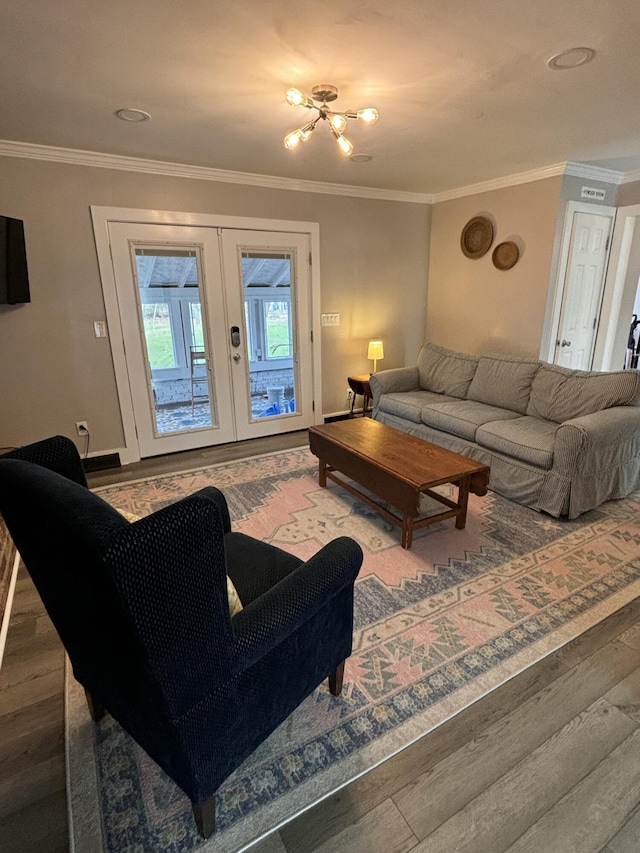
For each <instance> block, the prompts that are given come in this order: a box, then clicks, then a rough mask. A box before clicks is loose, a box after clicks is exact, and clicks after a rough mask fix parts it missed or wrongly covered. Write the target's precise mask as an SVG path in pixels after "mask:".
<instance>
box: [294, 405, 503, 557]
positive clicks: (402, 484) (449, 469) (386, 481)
mask: <svg viewBox="0 0 640 853" xmlns="http://www.w3.org/2000/svg"><path fill="white" fill-rule="evenodd" d="M309 446H310V448H311V452H312V453H313V454H314V455H315V456H317V457H318V459H319V475H318V480H319V483H320V485H321V486H326V485H327V479H329V480H333V481H334V482H335V483H338V485H340V486H341V487H342V488H343V489H346V490H347V491H348V492H350V493H351V494H353V495H356V496H357V497H358V498H360V500H363V501H364V502H365V503H366V504H368V505H369V506H371V507H373V508H374V509H376V510H377V511H378V512H379V513H380V514H381V515H382V516H384V518H386V519H388V520H389V521H391V522H392V523H393V524H397V525H398V526H399V527H401V529H402V547H403V548H410V547H411V540H412V538H413V531H414V530H417V529H419V528H421V527H426V526H427V525H429V524H436V523H437V522H439V521H444V519H446V518H455V520H456V527H457V528H458V529H459V530H462V529H463V528H464V526H465V524H466V521H467V503H468V500H469V492H472V493H473V494H474V495H486V493H487V486H488V484H489V468H488V467H487V466H486V465H481V464H480V463H479V462H475V461H474V460H473V459H469V458H468V457H467V456H461V455H460V454H459V453H452V452H451V451H450V450H445V449H444V448H443V447H438V446H437V445H435V444H431V442H429V441H424V440H423V439H421V438H416V437H415V436H413V435H409V434H408V433H405V432H401V431H400V430H397V429H393V428H392V427H389V426H386V424H381V423H379V422H378V421H374V420H372V419H371V418H359V419H357V420H355V419H354V420H347V421H336V422H335V423H331V424H323V425H321V426H313V427H310V428H309ZM340 474H342V475H344V476H339V475H340ZM345 477H348V478H349V480H352V481H355V483H358V484H359V485H360V486H362V487H364V488H365V489H367V491H369V492H372V493H373V494H374V495H376V496H377V497H378V498H381V499H382V500H383V501H386V502H387V503H389V504H391V505H392V506H393V507H395V508H396V509H397V510H398V511H399V513H401V515H396V513H394V512H392V511H391V510H390V509H388V508H387V507H386V506H383V505H382V504H381V503H378V501H376V500H374V499H373V498H372V497H371V496H370V495H368V494H365V493H364V492H362V491H360V490H359V489H357V488H356V487H355V485H354V484H353V482H348V481H347V480H346V479H345ZM442 483H454V484H455V485H457V486H458V500H457V502H456V501H453V500H451V499H449V498H447V497H445V496H444V495H441V494H438V492H434V491H432V490H433V488H434V487H435V486H439V485H441V484H442ZM420 495H429V497H430V498H434V499H435V500H436V501H438V502H439V503H441V504H444V506H446V507H447V509H445V510H444V511H443V512H439V513H436V514H435V515H429V516H425V517H421V515H420Z"/></svg>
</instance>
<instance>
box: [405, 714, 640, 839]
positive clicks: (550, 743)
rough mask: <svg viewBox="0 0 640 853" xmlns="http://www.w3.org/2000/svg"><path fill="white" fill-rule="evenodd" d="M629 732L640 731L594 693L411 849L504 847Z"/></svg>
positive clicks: (565, 792) (591, 768) (523, 831)
mask: <svg viewBox="0 0 640 853" xmlns="http://www.w3.org/2000/svg"><path fill="white" fill-rule="evenodd" d="M631 733H633V734H636V733H638V734H640V730H638V729H636V728H635V724H634V722H633V721H632V720H630V719H629V718H628V717H626V716H625V715H624V714H622V713H620V712H619V711H617V710H616V709H614V708H612V706H611V705H609V703H608V702H605V701H604V700H603V699H599V700H598V701H597V702H595V703H594V704H593V705H591V706H590V707H589V708H588V709H587V710H586V711H583V712H582V713H580V714H579V715H578V716H576V717H574V718H573V719H572V720H571V721H570V722H569V723H567V725H565V726H563V728H562V729H560V731H558V732H556V733H555V734H554V735H552V736H551V737H550V738H549V739H548V740H547V741H545V742H544V743H543V744H542V745H541V746H539V747H538V748H537V749H536V750H534V751H533V752H532V753H531V754H530V755H529V756H527V758H526V759H525V760H524V761H521V762H520V764H518V765H517V766H516V767H514V768H513V769H512V770H510V771H509V772H508V773H506V774H505V775H504V776H502V777H501V778H500V779H499V780H498V781H497V782H495V783H494V784H493V785H492V786H491V787H490V788H487V789H486V790H485V791H483V792H482V793H481V794H480V795H479V796H477V797H476V798H475V799H474V800H472V801H471V802H470V803H469V804H468V805H467V806H465V808H463V809H461V810H460V811H459V812H457V813H456V814H455V815H453V817H451V818H450V819H449V820H448V821H446V823H444V824H442V825H441V826H440V827H439V828H438V829H437V830H436V831H435V832H433V833H432V834H431V835H429V836H428V837H427V838H426V839H425V840H424V841H421V842H420V844H419V845H418V846H417V847H416V853H451V851H455V853H487V851H489V850H490V851H492V853H493V851H502V850H505V849H506V848H507V847H508V846H509V845H510V844H513V843H514V842H515V841H516V840H517V839H518V838H519V837H520V836H521V835H523V833H525V832H526V831H527V830H528V829H529V827H530V826H532V824H534V823H535V822H536V821H538V820H540V818H541V817H542V816H543V815H544V814H545V812H546V811H548V810H549V809H550V808H552V807H553V806H554V805H555V803H556V802H557V801H558V800H559V799H561V798H562V797H563V796H565V794H567V792H569V791H570V790H571V789H572V788H573V787H574V786H575V785H576V784H578V782H579V781H580V780H581V779H583V778H584V777H585V776H586V775H587V774H588V773H589V772H590V771H591V770H593V768H594V767H596V766H597V765H598V763H599V762H601V761H602V760H603V758H605V757H606V756H608V754H609V753H610V752H611V751H612V750H613V749H615V748H616V747H618V746H619V745H620V744H621V743H622V742H624V741H625V739H626V738H628V737H629V735H630V734H631ZM604 840H605V841H606V840H607V839H604ZM601 846H602V845H601ZM547 850H553V851H554V853H556V850H555V848H554V847H544V846H543V847H538V848H537V853H540V851H547Z"/></svg>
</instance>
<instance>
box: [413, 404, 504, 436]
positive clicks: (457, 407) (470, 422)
mask: <svg viewBox="0 0 640 853" xmlns="http://www.w3.org/2000/svg"><path fill="white" fill-rule="evenodd" d="M517 417H518V415H517V414H516V412H510V411H509V410H508V409H497V408H496V407H495V406H487V405H486V404H485V403H475V402H473V401H472V400H456V401H455V402H452V403H434V404H433V405H430V406H425V407H424V408H423V410H422V423H424V424H426V425H427V426H430V427H434V428H435V429H439V430H442V432H449V433H452V434H453V435H457V436H459V437H460V438H466V439H467V440H468V441H475V438H476V430H477V429H478V427H479V426H480V425H481V424H484V423H487V422H488V421H497V420H499V419H501V418H504V419H505V420H507V419H510V418H517Z"/></svg>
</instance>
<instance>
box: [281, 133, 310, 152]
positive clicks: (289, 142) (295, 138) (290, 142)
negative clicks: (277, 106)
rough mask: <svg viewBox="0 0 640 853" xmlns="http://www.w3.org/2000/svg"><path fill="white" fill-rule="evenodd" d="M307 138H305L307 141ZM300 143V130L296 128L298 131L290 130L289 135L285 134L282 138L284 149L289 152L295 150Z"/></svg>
mask: <svg viewBox="0 0 640 853" xmlns="http://www.w3.org/2000/svg"><path fill="white" fill-rule="evenodd" d="M308 138H309V137H308V136H307V139H308ZM301 142H302V130H301V129H300V128H298V130H292V131H291V133H287V135H286V136H285V138H284V147H285V148H288V149H289V151H293V149H294V148H297V147H298V145H299V144H300V143H301Z"/></svg>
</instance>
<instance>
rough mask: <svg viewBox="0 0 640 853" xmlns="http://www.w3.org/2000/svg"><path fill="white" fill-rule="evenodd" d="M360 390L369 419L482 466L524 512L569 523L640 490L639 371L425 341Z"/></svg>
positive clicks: (493, 484)
mask: <svg viewBox="0 0 640 853" xmlns="http://www.w3.org/2000/svg"><path fill="white" fill-rule="evenodd" d="M370 385H371V391H372V394H373V417H374V418H375V419H376V420H379V421H381V422H382V423H384V424H388V425H389V426H392V427H396V428H397V429H401V430H404V431H405V432H408V433H411V434H412V435H417V436H419V437H420V438H424V439H426V440H427V441H431V442H433V443H434V444H438V445H440V446H441V447H446V448H448V449H449V450H454V451H455V452H456V453H462V454H464V455H466V456H470V457H472V458H473V459H477V460H479V461H481V462H483V463H485V464H486V465H489V466H490V467H491V480H490V483H489V487H490V488H491V489H493V490H494V491H496V492H498V493H499V494H501V495H504V496H505V497H507V498H510V499H511V500H514V501H517V502H518V503H521V504H524V505H525V506H530V507H532V508H534V509H536V510H543V511H544V512H548V513H549V514H550V515H553V516H556V517H559V516H562V515H566V516H568V517H569V518H576V517H577V516H579V515H580V514H581V513H583V512H585V511H586V510H589V509H593V508H594V507H596V506H599V505H600V504H601V503H602V502H603V501H606V500H609V499H611V498H621V497H624V496H625V495H628V494H629V493H630V492H632V491H634V490H635V489H637V488H640V371H636V370H620V371H615V372H611V373H596V372H586V371H579V370H568V369H566V368H563V367H558V366H556V365H552V364H547V363H545V362H542V361H537V360H535V359H530V360H527V359H522V358H515V357H510V356H502V355H500V356H480V357H477V356H473V355H467V354H465V353H459V352H454V351H453V350H448V349H445V348H444V347H440V346H437V345H435V344H431V343H427V344H425V345H424V346H423V347H422V349H421V350H420V355H419V357H418V364H417V365H416V366H415V367H403V368H397V369H394V370H384V371H381V372H380V373H375V374H373V375H372V376H371V380H370Z"/></svg>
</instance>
